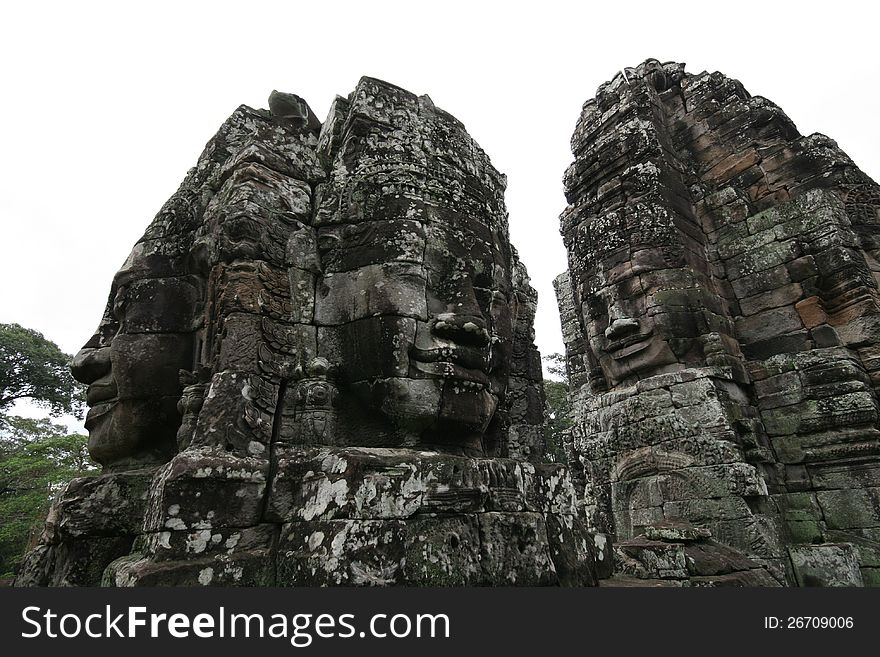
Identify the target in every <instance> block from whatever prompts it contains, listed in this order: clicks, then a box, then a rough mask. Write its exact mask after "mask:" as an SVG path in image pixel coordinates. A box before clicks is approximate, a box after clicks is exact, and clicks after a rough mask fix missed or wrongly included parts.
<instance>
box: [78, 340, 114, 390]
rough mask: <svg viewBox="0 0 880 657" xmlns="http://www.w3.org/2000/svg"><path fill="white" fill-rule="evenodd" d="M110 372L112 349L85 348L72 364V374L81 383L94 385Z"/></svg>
mask: <svg viewBox="0 0 880 657" xmlns="http://www.w3.org/2000/svg"><path fill="white" fill-rule="evenodd" d="M109 371H110V347H98V348H95V347H83V348H82V349H80V350H79V352H77V354H76V356H74V357H73V361H72V362H71V363H70V373H71V374H73V378H74V379H76V380H77V381H79V382H80V383H85V384H86V385H89V384H90V383H94V382H95V381H97V380H98V379H100V378H101V377H102V376H104V375H105V374H107V372H109Z"/></svg>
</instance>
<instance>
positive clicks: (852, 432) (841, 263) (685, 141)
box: [556, 60, 880, 585]
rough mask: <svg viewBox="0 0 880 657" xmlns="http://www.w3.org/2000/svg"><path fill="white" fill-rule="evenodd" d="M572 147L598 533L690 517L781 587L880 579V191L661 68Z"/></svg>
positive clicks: (577, 443) (574, 448)
mask: <svg viewBox="0 0 880 657" xmlns="http://www.w3.org/2000/svg"><path fill="white" fill-rule="evenodd" d="M572 152H573V154H574V156H575V161H574V163H573V164H572V165H571V166H570V167H569V169H568V170H567V172H566V173H565V189H566V194H567V198H568V202H569V206H568V208H567V209H566V210H565V212H563V214H562V217H561V231H562V235H563V239H564V241H565V245H566V248H567V249H568V260H569V262H568V264H569V267H568V271H567V272H566V273H565V274H563V275H562V276H560V277H559V278H558V279H557V281H556V289H557V295H558V299H559V305H560V310H561V314H562V320H563V332H564V339H565V343H566V350H567V363H568V370H569V374H570V377H571V382H572V391H573V400H574V403H575V406H576V416H577V417H576V419H577V422H576V424H575V427H574V429H573V431H572V435H571V438H570V442H569V449H570V452H571V457H572V463H573V464H579V468H580V470H581V471H580V472H576V473H574V479H575V481H576V482H578V488H579V492H580V493H581V503H582V504H583V505H584V507H585V509H586V511H587V514H588V518H589V523H588V524H589V525H590V527H591V529H593V530H594V531H597V532H599V534H600V535H601V536H603V537H605V538H608V539H612V538H613V539H616V540H617V541H618V542H623V543H626V542H628V541H631V540H635V538H634V537H635V536H636V535H638V534H641V533H643V532H644V531H645V530H646V528H649V527H651V526H653V525H656V524H657V523H663V522H668V521H681V522H690V523H693V524H694V525H696V526H698V527H701V528H706V529H708V530H710V531H711V534H712V535H713V536H714V538H715V539H717V540H718V541H720V542H721V543H724V544H727V545H729V546H732V547H734V548H736V549H737V550H739V551H740V552H742V553H744V555H745V556H746V557H748V558H750V559H752V560H754V561H755V562H758V563H761V564H763V565H764V566H765V567H766V568H767V569H768V570H769V572H770V573H772V575H773V576H774V577H775V579H776V580H778V581H780V582H788V583H798V584H805V583H811V584H823V583H825V584H834V583H840V582H847V583H861V582H864V583H865V584H868V585H872V584H878V583H880V569H878V567H880V561H878V555H880V542H878V541H880V496H878V492H880V487H878V485H880V441H878V438H880V433H878V428H880V427H878V398H877V384H878V381H880V379H878V374H877V372H878V365H880V359H878V358H877V353H878V349H880V331H878V321H880V307H878V280H880V279H878V273H880V266H878V264H877V263H878V260H877V253H878V250H877V246H878V239H880V238H878V234H880V233H878V229H877V227H878V216H880V214H878V213H880V188H878V186H877V185H876V184H875V183H874V181H872V180H871V179H870V178H869V177H868V176H866V175H865V174H864V173H862V172H861V171H860V170H859V169H858V168H857V167H856V166H855V165H854V164H853V163H852V161H851V160H850V159H849V158H848V157H847V156H846V155H845V154H844V153H843V152H842V151H841V150H840V149H839V148H838V147H837V145H836V144H835V143H834V142H833V141H832V140H830V139H829V138H827V137H825V136H823V135H811V136H808V137H804V136H801V135H800V134H799V133H798V132H797V130H796V128H795V126H794V125H793V124H792V122H791V121H790V120H789V119H788V117H786V115H785V114H784V113H783V112H782V111H781V110H780V109H779V108H778V107H777V106H775V105H774V104H773V103H771V102H770V101H768V100H766V99H764V98H760V97H752V96H750V95H749V94H748V92H746V90H745V89H744V88H743V86H742V85H741V84H740V83H739V82H737V81H735V80H732V79H730V78H727V77H725V76H723V75H721V74H720V73H712V74H709V73H701V74H698V75H693V74H689V73H687V72H686V71H685V69H684V65H683V64H677V63H665V64H661V63H659V62H657V61H655V60H648V61H647V62H645V63H644V64H642V65H640V66H638V67H636V68H632V69H625V70H624V71H622V72H621V73H620V74H618V75H617V76H616V77H615V78H614V79H613V80H611V82H608V83H606V84H603V85H602V86H601V87H600V88H599V90H598V92H597V94H596V97H595V99H593V100H590V101H588V102H587V103H586V104H585V105H584V109H583V112H582V114H581V117H580V119H579V121H578V125H577V128H576V130H575V133H574V136H573V137H572ZM606 534H607V537H606V536H605V535H606ZM605 538H603V540H605ZM640 553H641V552H640ZM617 556H618V558H620V559H621V563H624V562H626V563H630V562H631V559H632V550H630V551H629V553H627V554H624V553H623V552H621V551H620V550H618V554H617ZM627 560H629V561H627ZM853 564H857V566H854V565H853ZM854 572H855V574H853V573H854Z"/></svg>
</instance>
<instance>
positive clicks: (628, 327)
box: [605, 317, 639, 340]
mask: <svg viewBox="0 0 880 657" xmlns="http://www.w3.org/2000/svg"><path fill="white" fill-rule="evenodd" d="M638 330H639V321H638V320H637V319H630V318H629V317H624V318H621V319H615V320H614V321H613V322H611V324H610V325H609V326H608V328H607V329H605V337H606V338H608V339H609V340H619V339H620V338H625V337H626V336H628V335H630V334H632V333H635V332H636V331H638Z"/></svg>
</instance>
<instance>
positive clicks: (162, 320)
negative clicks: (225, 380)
mask: <svg viewBox="0 0 880 657" xmlns="http://www.w3.org/2000/svg"><path fill="white" fill-rule="evenodd" d="M168 250H169V244H168V243H167V242H166V241H164V240H149V239H148V240H145V241H143V242H140V243H138V244H137V245H136V246H135V248H134V250H133V251H132V252H131V255H130V256H129V257H128V259H127V260H126V262H125V264H124V265H123V266H122V269H121V270H120V271H119V272H118V273H117V274H116V276H115V278H114V281H113V285H112V287H111V292H110V299H109V301H108V305H107V309H106V311H105V313H104V316H103V318H102V319H101V323H100V325H99V327H98V330H97V331H96V332H95V334H94V335H93V336H92V337H91V338H90V339H89V340H88V342H86V344H85V346H84V347H83V348H82V349H81V350H80V351H79V353H77V355H76V356H75V358H74V361H73V364H72V367H71V370H72V372H73V374H74V376H75V377H76V379H77V380H78V381H81V382H82V383H85V384H87V385H88V392H87V401H88V405H89V413H88V415H87V417H86V422H85V426H86V429H87V430H88V431H89V452H90V454H91V455H92V458H94V459H95V460H96V461H98V462H99V463H101V464H102V465H104V466H105V467H107V468H111V469H112V468H117V467H126V466H131V465H138V464H148V463H158V462H162V461H165V460H167V459H168V458H169V457H170V456H171V455H173V453H174V451H175V449H176V445H175V433H176V431H177V427H178V425H179V423H180V416H179V414H178V412H177V408H176V405H177V401H178V399H179V397H180V384H179V371H180V370H181V369H187V370H191V369H193V363H194V329H195V326H194V325H195V321H196V319H195V318H196V317H197V316H198V314H199V313H198V310H197V309H198V308H199V307H200V304H201V284H200V282H199V279H198V278H197V277H195V276H190V275H187V274H186V273H185V269H186V267H185V266H184V262H185V261H186V260H187V257H188V255H175V254H171V255H169V254H168V253H167V251H168Z"/></svg>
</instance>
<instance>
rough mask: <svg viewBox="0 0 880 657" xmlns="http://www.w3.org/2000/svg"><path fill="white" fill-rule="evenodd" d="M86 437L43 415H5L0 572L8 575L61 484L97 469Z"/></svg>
mask: <svg viewBox="0 0 880 657" xmlns="http://www.w3.org/2000/svg"><path fill="white" fill-rule="evenodd" d="M87 443H88V437H87V436H83V435H80V434H71V433H69V432H68V431H67V429H66V428H65V427H63V426H61V425H58V424H54V423H52V422H50V421H49V420H47V419H38V420H32V419H28V418H22V417H15V416H12V417H6V418H5V422H4V427H3V429H2V430H0V577H11V576H12V573H13V572H14V570H15V568H16V566H17V565H18V562H19V561H20V560H21V557H22V556H23V554H24V551H25V549H26V548H27V546H28V543H29V542H30V540H31V539H32V538H33V537H34V535H35V533H36V531H38V529H39V526H40V524H41V523H42V521H43V519H44V518H45V517H46V513H47V511H48V510H49V504H50V502H51V500H52V498H53V497H54V496H55V494H56V493H57V492H58V491H59V490H60V489H61V487H62V486H63V485H64V484H65V483H67V482H68V481H70V480H71V479H73V478H74V477H80V476H83V475H87V474H90V473H94V472H96V471H97V468H96V467H95V465H94V463H93V462H92V461H91V459H90V458H89V453H88V449H87Z"/></svg>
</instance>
